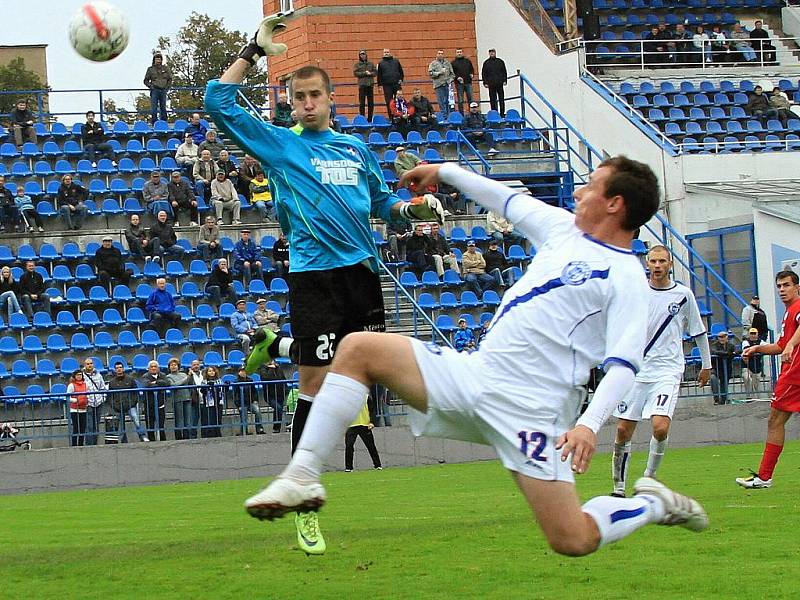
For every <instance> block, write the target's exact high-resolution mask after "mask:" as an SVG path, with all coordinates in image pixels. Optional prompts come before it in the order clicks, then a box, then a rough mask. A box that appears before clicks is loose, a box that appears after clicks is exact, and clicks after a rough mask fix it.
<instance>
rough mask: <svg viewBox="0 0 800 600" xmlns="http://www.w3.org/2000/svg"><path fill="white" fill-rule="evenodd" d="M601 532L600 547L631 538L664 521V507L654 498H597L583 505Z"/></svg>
mask: <svg viewBox="0 0 800 600" xmlns="http://www.w3.org/2000/svg"><path fill="white" fill-rule="evenodd" d="M583 512H585V513H586V514H587V515H589V516H590V517H592V519H594V521H595V523H597V528H598V529H599V530H600V546H599V547H601V548H602V547H603V546H605V545H606V544H611V543H612V542H616V541H618V540H621V539H622V538H624V537H627V536H629V535H630V534H632V533H633V532H634V531H636V530H637V529H640V528H642V527H644V526H645V525H648V524H650V523H658V522H659V521H660V520H661V519H663V518H664V504H663V503H662V502H661V500H659V499H658V498H656V497H655V496H647V495H639V496H634V497H633V498H614V497H612V496H596V497H595V498H592V499H591V500H589V501H588V502H587V503H586V504H584V505H583Z"/></svg>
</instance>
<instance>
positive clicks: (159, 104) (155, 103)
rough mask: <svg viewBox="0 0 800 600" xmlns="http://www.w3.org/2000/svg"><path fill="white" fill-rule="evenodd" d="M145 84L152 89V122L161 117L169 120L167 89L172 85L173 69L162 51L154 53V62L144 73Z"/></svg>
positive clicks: (163, 119)
mask: <svg viewBox="0 0 800 600" xmlns="http://www.w3.org/2000/svg"><path fill="white" fill-rule="evenodd" d="M144 85H145V87H147V88H148V89H149V90H150V122H151V123H155V122H156V121H157V120H158V119H159V118H160V119H161V120H162V121H166V120H167V91H168V90H169V88H170V86H171V85H172V71H171V70H170V68H169V67H168V66H167V65H165V64H164V57H163V56H162V54H161V53H160V52H156V53H155V54H153V62H152V64H151V65H150V66H149V67H147V72H146V73H145V74H144Z"/></svg>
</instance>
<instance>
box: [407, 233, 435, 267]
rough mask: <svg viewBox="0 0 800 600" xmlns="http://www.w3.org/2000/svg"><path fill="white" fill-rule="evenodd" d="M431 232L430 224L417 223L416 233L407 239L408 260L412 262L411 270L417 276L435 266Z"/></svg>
mask: <svg viewBox="0 0 800 600" xmlns="http://www.w3.org/2000/svg"><path fill="white" fill-rule="evenodd" d="M430 232H431V229H430V225H424V224H423V223H417V224H416V225H414V234H413V235H412V236H411V237H410V238H408V240H407V241H406V261H408V262H409V263H411V270H413V271H414V272H415V273H416V274H417V276H419V275H421V274H422V272H423V271H425V269H427V268H429V267H432V266H433V240H431V238H430V236H429V235H428V234H429V233H430Z"/></svg>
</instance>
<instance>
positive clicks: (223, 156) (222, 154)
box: [219, 150, 228, 160]
mask: <svg viewBox="0 0 800 600" xmlns="http://www.w3.org/2000/svg"><path fill="white" fill-rule="evenodd" d="M219 159H220V160H228V151H227V150H220V151H219Z"/></svg>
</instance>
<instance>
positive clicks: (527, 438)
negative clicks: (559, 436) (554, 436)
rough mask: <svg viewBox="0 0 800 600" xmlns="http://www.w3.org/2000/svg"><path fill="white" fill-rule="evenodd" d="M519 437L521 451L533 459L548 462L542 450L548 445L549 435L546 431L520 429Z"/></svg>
mask: <svg viewBox="0 0 800 600" xmlns="http://www.w3.org/2000/svg"><path fill="white" fill-rule="evenodd" d="M517 437H518V438H519V441H520V444H519V450H520V452H522V453H523V454H524V455H525V456H528V457H530V458H531V459H533V460H538V461H541V462H547V457H546V456H542V452H544V449H545V447H546V446H547V436H546V435H545V434H544V433H542V432H541V431H520V432H519V433H518V434H517Z"/></svg>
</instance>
